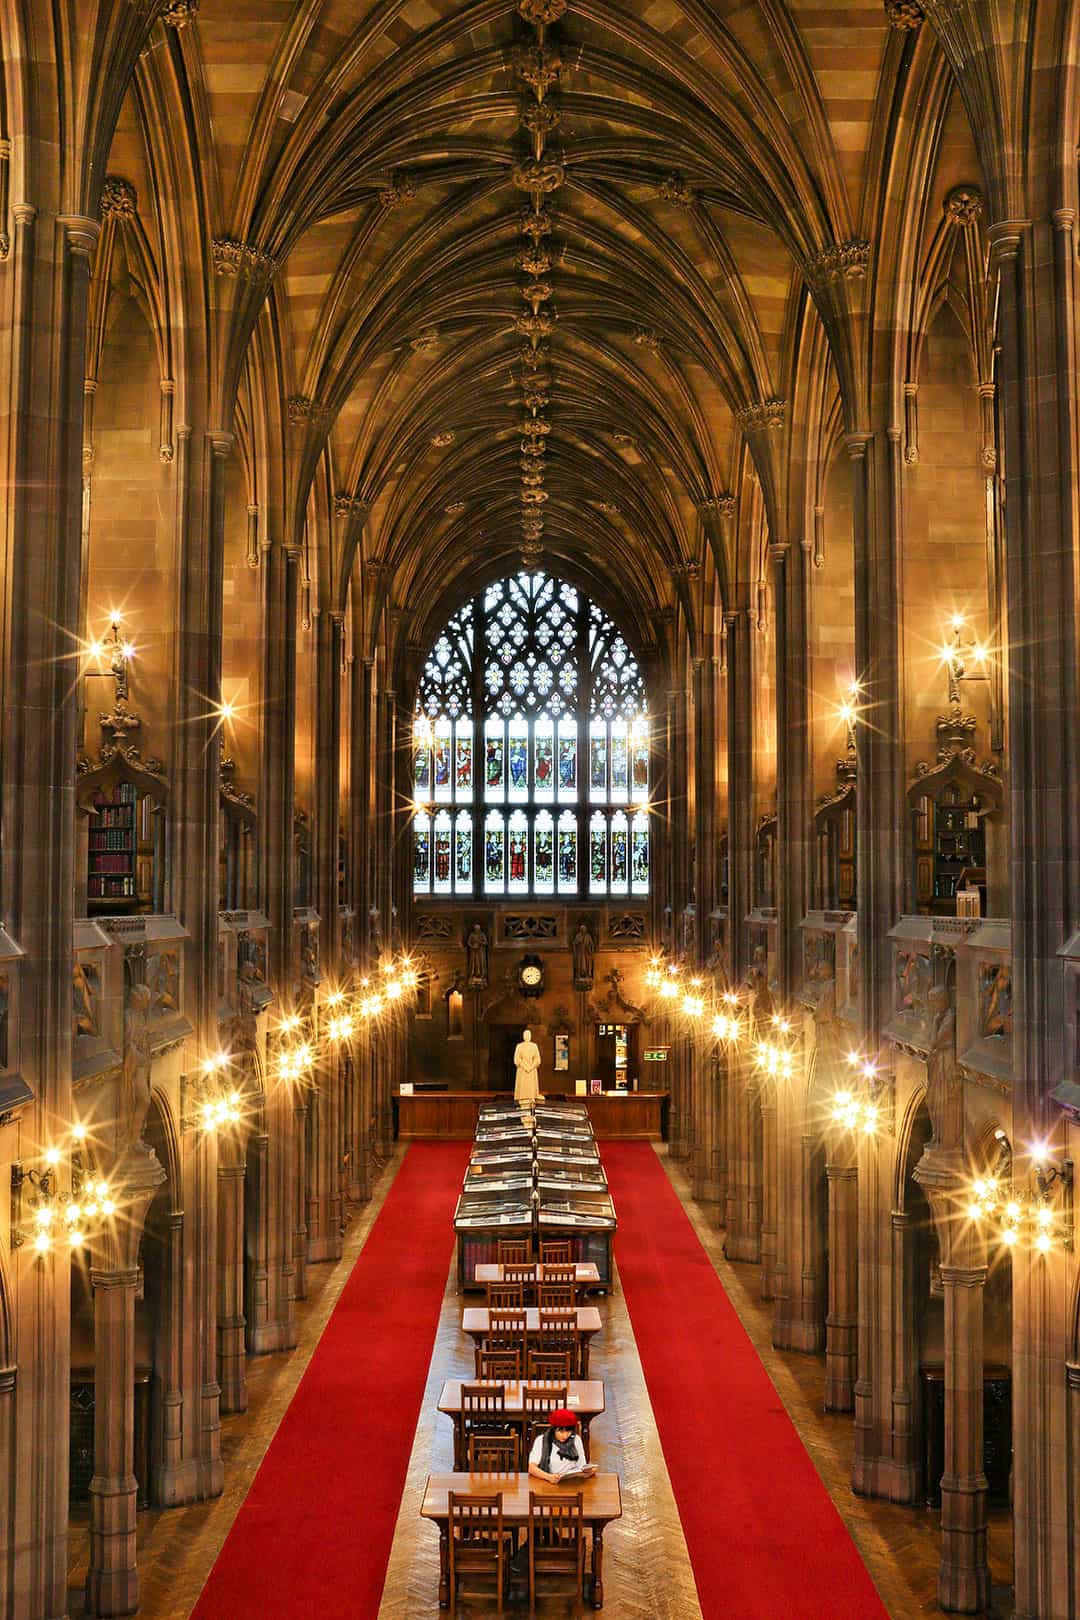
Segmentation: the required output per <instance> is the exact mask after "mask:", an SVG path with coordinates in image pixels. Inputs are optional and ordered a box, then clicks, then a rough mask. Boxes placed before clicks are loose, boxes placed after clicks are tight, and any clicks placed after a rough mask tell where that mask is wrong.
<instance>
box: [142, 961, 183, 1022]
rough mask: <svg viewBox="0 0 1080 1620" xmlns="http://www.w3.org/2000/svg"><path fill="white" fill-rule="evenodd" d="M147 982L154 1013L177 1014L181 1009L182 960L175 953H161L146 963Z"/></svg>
mask: <svg viewBox="0 0 1080 1620" xmlns="http://www.w3.org/2000/svg"><path fill="white" fill-rule="evenodd" d="M146 982H147V984H148V985H149V986H150V993H151V996H152V997H153V1008H154V1012H155V1013H156V1014H157V1013H162V1012H177V1011H178V1010H179V1007H180V958H179V956H178V955H177V953H176V952H175V951H159V952H158V953H157V955H156V956H150V957H148V958H147V961H146Z"/></svg>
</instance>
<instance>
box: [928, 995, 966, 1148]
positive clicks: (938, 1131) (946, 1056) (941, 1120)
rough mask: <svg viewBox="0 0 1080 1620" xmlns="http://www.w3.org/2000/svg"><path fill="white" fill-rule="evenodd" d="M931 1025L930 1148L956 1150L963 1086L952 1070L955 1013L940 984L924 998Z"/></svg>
mask: <svg viewBox="0 0 1080 1620" xmlns="http://www.w3.org/2000/svg"><path fill="white" fill-rule="evenodd" d="M927 1003H928V1006H929V1010H930V1014H931V1016H932V1018H933V1026H932V1029H931V1034H930V1046H929V1049H928V1051H927V1054H926V1106H927V1108H928V1109H929V1112H930V1122H931V1124H932V1125H933V1127H934V1146H935V1147H938V1148H942V1149H944V1150H946V1151H948V1150H950V1149H956V1150H958V1149H959V1148H960V1147H961V1146H962V1145H963V1140H964V1087H963V1081H962V1080H961V1078H960V1075H959V1074H958V1072H957V1068H956V1014H955V1013H954V1012H953V1008H952V1001H951V999H950V996H949V992H948V990H946V988H945V986H944V985H940V984H937V985H934V986H933V988H932V989H931V990H930V991H929V994H928V996H927Z"/></svg>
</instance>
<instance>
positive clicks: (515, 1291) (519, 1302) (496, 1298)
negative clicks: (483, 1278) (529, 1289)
mask: <svg viewBox="0 0 1080 1620" xmlns="http://www.w3.org/2000/svg"><path fill="white" fill-rule="evenodd" d="M487 1308H488V1310H489V1311H523V1310H524V1309H525V1289H524V1287H523V1286H522V1284H521V1283H519V1282H513V1283H510V1282H501V1283H488V1285H487Z"/></svg>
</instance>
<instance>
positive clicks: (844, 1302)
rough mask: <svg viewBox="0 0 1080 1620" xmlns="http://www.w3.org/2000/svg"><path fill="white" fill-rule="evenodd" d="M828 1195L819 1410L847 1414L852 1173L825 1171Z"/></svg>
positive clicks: (832, 1167) (853, 1306)
mask: <svg viewBox="0 0 1080 1620" xmlns="http://www.w3.org/2000/svg"><path fill="white" fill-rule="evenodd" d="M825 1177H826V1180H827V1182H828V1189H829V1301H828V1311H827V1314H826V1317H825V1410H826V1412H850V1411H851V1410H852V1409H853V1407H854V1404H855V1363H856V1349H857V1334H858V1266H857V1260H858V1248H857V1231H858V1220H859V1212H858V1170H857V1169H856V1167H855V1165H854V1164H837V1163H829V1164H827V1165H826V1167H825Z"/></svg>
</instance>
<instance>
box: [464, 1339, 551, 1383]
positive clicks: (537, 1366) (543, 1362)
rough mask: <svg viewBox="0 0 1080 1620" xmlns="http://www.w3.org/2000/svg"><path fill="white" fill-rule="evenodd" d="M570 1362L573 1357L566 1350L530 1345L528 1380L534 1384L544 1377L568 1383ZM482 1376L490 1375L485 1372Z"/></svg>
mask: <svg viewBox="0 0 1080 1620" xmlns="http://www.w3.org/2000/svg"><path fill="white" fill-rule="evenodd" d="M572 1362H573V1357H572V1356H571V1355H570V1353H569V1352H568V1351H566V1350H537V1349H535V1348H533V1347H532V1346H530V1348H529V1358H528V1369H527V1372H528V1378H529V1382H530V1383H533V1384H535V1383H538V1382H539V1381H540V1380H541V1379H544V1380H548V1381H550V1382H551V1383H555V1384H568V1383H569V1382H570V1367H571V1364H572ZM484 1376H485V1377H488V1376H490V1375H489V1374H487V1373H485V1375H484Z"/></svg>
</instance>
